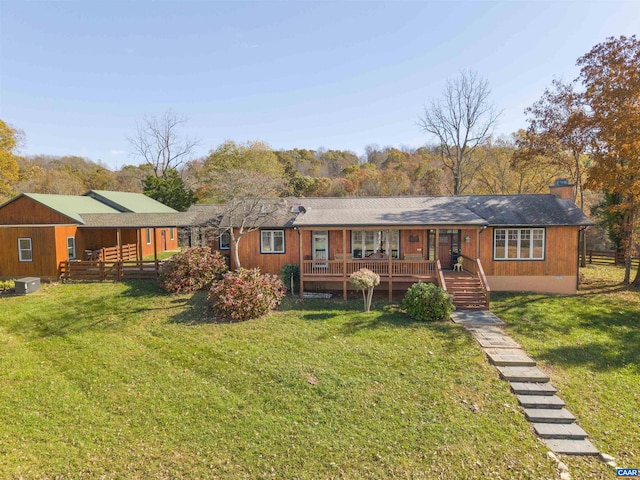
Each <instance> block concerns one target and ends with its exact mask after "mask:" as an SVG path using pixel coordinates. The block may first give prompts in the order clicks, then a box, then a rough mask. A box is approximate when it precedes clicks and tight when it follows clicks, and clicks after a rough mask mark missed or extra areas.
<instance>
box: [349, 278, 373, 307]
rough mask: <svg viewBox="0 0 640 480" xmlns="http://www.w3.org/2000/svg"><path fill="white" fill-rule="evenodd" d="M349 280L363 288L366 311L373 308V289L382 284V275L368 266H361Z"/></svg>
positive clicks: (356, 286) (360, 288)
mask: <svg viewBox="0 0 640 480" xmlns="http://www.w3.org/2000/svg"><path fill="white" fill-rule="evenodd" d="M349 282H350V283H351V285H353V286H354V287H355V288H357V289H358V290H362V298H363V299H364V311H365V312H368V311H370V310H371V300H373V289H374V288H376V286H378V285H380V275H378V274H377V273H375V272H372V271H371V270H369V269H367V268H361V269H360V270H358V271H357V272H354V273H352V274H351V276H350V277H349Z"/></svg>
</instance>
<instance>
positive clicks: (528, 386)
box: [510, 382, 558, 395]
mask: <svg viewBox="0 0 640 480" xmlns="http://www.w3.org/2000/svg"><path fill="white" fill-rule="evenodd" d="M510 385H511V390H513V393H515V394H516V395H555V394H556V393H557V392H558V389H557V388H556V387H554V386H553V385H551V384H550V383H549V382H547V383H534V382H511V383H510Z"/></svg>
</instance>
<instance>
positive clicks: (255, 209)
mask: <svg viewBox="0 0 640 480" xmlns="http://www.w3.org/2000/svg"><path fill="white" fill-rule="evenodd" d="M219 175H220V177H219V178H217V179H214V185H215V186H214V190H215V192H216V195H217V196H218V198H220V199H224V200H225V201H226V203H225V205H224V206H223V208H222V215H221V220H220V224H219V229H220V234H222V232H229V236H230V237H231V244H232V252H231V253H232V255H233V261H234V263H235V266H236V268H240V267H241V266H242V265H241V264H240V256H239V255H238V245H239V243H240V240H241V239H242V237H243V236H244V235H245V234H247V233H249V232H253V231H255V230H259V229H260V228H264V227H277V226H282V225H284V223H285V222H286V220H287V218H290V216H291V212H290V211H289V208H288V206H287V203H286V200H285V199H283V198H279V197H278V194H279V193H280V192H281V191H282V189H283V188H284V186H285V185H284V181H283V179H282V178H281V177H278V176H275V175H269V174H265V173H262V172H256V171H253V170H227V171H225V172H223V173H222V172H220V173H219Z"/></svg>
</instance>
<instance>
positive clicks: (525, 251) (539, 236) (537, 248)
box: [493, 228, 544, 260]
mask: <svg viewBox="0 0 640 480" xmlns="http://www.w3.org/2000/svg"><path fill="white" fill-rule="evenodd" d="M493 258H494V260H544V228H496V229H495V230H494V233H493Z"/></svg>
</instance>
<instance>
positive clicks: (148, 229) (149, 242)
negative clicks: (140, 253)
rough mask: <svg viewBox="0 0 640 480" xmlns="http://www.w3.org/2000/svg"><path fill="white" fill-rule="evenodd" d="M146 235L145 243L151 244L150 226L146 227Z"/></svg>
mask: <svg viewBox="0 0 640 480" xmlns="http://www.w3.org/2000/svg"><path fill="white" fill-rule="evenodd" d="M146 237H147V238H146V241H147V245H151V229H150V228H147V231H146Z"/></svg>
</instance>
